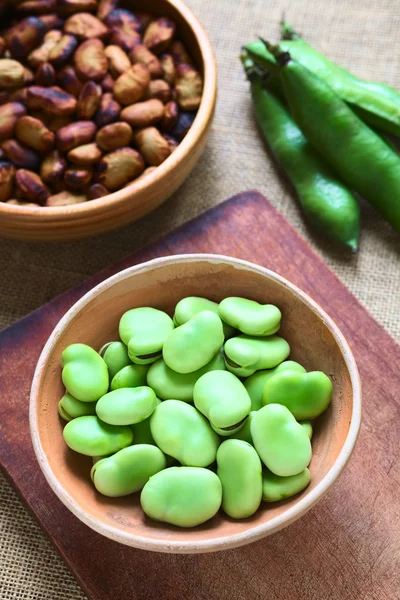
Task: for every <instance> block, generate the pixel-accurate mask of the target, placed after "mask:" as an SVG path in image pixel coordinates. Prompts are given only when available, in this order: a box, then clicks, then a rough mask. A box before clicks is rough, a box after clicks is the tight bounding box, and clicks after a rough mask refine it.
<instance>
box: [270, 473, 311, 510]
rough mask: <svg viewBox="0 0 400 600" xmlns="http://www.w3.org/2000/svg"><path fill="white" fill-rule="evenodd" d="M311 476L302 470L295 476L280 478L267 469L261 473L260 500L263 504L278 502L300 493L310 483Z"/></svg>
mask: <svg viewBox="0 0 400 600" xmlns="http://www.w3.org/2000/svg"><path fill="white" fill-rule="evenodd" d="M310 479H311V475H310V471H309V470H308V469H304V471H301V472H300V473H297V475H290V476H289V477H280V476H279V475H275V473H272V472H271V471H268V469H264V470H263V473H262V499H263V501H264V502H279V500H285V499H286V498H290V497H291V496H294V495H295V494H298V493H299V492H302V491H303V490H304V489H305V488H306V487H307V486H308V484H309V483H310Z"/></svg>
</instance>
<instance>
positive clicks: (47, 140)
mask: <svg viewBox="0 0 400 600" xmlns="http://www.w3.org/2000/svg"><path fill="white" fill-rule="evenodd" d="M15 135H16V137H17V138H18V140H19V141H20V142H22V143H23V144H25V145H26V146H28V147H29V148H33V149H34V150H37V151H38V152H50V150H52V149H53V147H54V140H55V136H54V133H53V132H52V131H50V130H49V129H47V127H46V126H45V125H44V124H43V122H42V121H39V119H35V118H34V117H30V116H24V117H21V118H20V119H18V122H17V124H16V126H15Z"/></svg>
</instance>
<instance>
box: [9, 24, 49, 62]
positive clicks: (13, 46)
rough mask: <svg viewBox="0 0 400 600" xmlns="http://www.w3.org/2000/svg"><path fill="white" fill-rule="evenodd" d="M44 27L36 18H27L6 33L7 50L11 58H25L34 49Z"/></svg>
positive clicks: (44, 31)
mask: <svg viewBox="0 0 400 600" xmlns="http://www.w3.org/2000/svg"><path fill="white" fill-rule="evenodd" d="M45 33H46V26H45V25H44V24H43V23H42V21H41V20H40V19H38V18H37V17H27V18H26V19H23V20H22V21H20V22H19V23H17V24H16V25H14V27H11V29H9V30H8V31H7V33H6V35H5V36H4V37H5V40H6V43H7V48H8V50H9V51H10V52H11V56H12V57H13V58H25V56H28V54H30V52H32V50H33V49H34V48H36V47H37V46H38V45H39V44H40V42H41V40H42V38H43V36H44V34H45Z"/></svg>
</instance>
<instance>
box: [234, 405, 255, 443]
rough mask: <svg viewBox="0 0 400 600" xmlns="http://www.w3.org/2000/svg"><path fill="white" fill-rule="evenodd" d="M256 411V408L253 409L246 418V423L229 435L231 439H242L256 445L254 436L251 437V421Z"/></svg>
mask: <svg viewBox="0 0 400 600" xmlns="http://www.w3.org/2000/svg"><path fill="white" fill-rule="evenodd" d="M256 412H257V411H256V410H252V411H251V412H250V414H249V416H248V417H247V419H246V420H245V422H244V425H242V427H240V429H239V430H238V431H235V432H234V433H232V434H231V435H230V436H229V439H234V440H242V441H243V442H247V443H248V444H251V445H252V446H254V444H253V438H252V437H251V422H252V421H253V419H254V415H255V414H256Z"/></svg>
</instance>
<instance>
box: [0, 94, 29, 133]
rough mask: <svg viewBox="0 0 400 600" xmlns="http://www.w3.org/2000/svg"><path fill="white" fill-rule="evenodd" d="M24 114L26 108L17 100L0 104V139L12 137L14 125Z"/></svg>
mask: <svg viewBox="0 0 400 600" xmlns="http://www.w3.org/2000/svg"><path fill="white" fill-rule="evenodd" d="M25 114H26V108H25V106H24V105H23V104H20V103H19V102H8V103H7V104H3V105H2V106H0V140H6V139H7V138H10V137H12V135H13V133H14V128H15V125H16V124H17V121H18V119H19V118H20V117H22V116H23V115H25Z"/></svg>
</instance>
